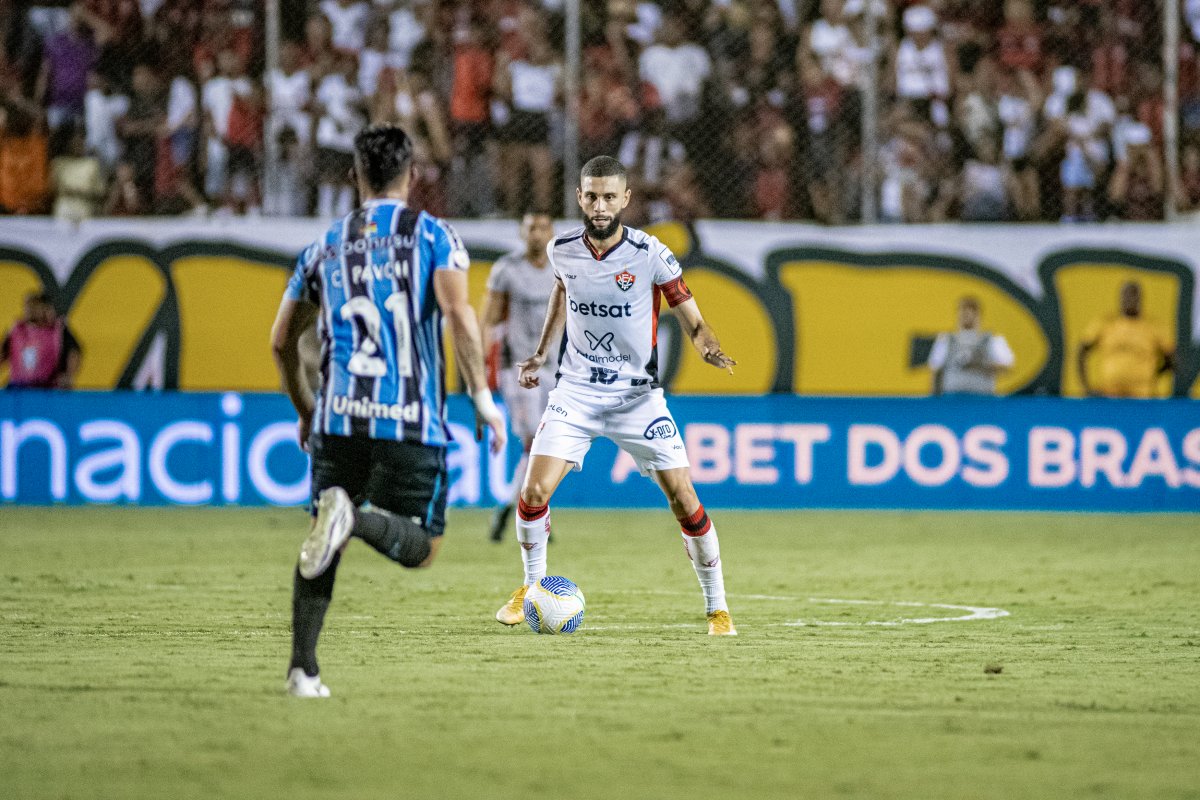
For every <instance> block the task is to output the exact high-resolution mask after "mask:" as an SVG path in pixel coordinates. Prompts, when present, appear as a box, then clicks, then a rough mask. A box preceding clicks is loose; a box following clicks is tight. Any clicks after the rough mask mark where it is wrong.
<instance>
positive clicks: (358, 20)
mask: <svg viewBox="0 0 1200 800" xmlns="http://www.w3.org/2000/svg"><path fill="white" fill-rule="evenodd" d="M320 9H321V13H322V14H324V15H325V18H326V19H327V20H329V24H330V25H331V26H332V28H333V31H332V34H331V38H332V42H333V46H334V47H335V48H337V49H338V50H340V51H342V52H343V53H346V54H348V55H357V54H358V52H359V51H360V50H362V49H363V47H364V45H366V36H367V20H368V19H369V18H370V15H371V7H370V6H369V5H367V4H366V3H364V2H362V0H321V3H320Z"/></svg>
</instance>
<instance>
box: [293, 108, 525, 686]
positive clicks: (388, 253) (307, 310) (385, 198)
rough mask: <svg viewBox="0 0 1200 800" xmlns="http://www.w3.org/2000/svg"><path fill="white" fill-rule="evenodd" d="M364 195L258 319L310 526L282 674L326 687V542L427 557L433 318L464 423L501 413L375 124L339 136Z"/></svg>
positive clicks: (394, 136) (444, 247) (478, 350)
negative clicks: (303, 467) (317, 348)
mask: <svg viewBox="0 0 1200 800" xmlns="http://www.w3.org/2000/svg"><path fill="white" fill-rule="evenodd" d="M354 150H355V153H354V177H355V181H356V183H357V184H358V191H359V196H360V197H362V198H364V202H363V204H362V205H361V206H360V207H359V208H358V210H356V211H352V212H351V213H350V214H348V215H347V216H346V217H344V218H343V219H341V220H338V221H337V222H335V223H334V224H333V225H331V226H330V228H329V231H328V232H327V233H326V234H325V235H324V236H322V237H321V238H320V239H318V240H317V241H316V242H314V243H313V244H312V245H311V246H309V247H308V248H307V249H306V250H305V251H304V252H303V253H302V254H301V255H300V258H299V260H298V262H297V264H296V271H295V273H294V274H293V275H292V279H291V280H290V281H289V282H288V287H287V291H286V293H285V294H284V298H283V302H282V303H281V304H280V306H279V314H278V316H277V318H276V320H275V326H274V329H273V330H272V332H271V343H272V348H273V350H274V353H275V361H276V364H277V366H278V367H279V372H280V376H281V377H282V379H283V386H284V388H285V390H286V391H287V394H288V397H289V398H290V399H291V401H292V405H294V406H295V407H296V412H297V414H298V415H299V417H300V421H299V434H300V444H301V446H302V447H304V449H305V450H307V451H308V452H309V453H310V454H311V456H312V497H313V503H312V509H311V510H312V513H313V515H314V519H313V524H312V529H311V532H310V534H309V536H308V538H307V539H306V540H305V541H304V544H303V546H302V547H301V549H300V561H299V564H298V565H297V567H296V574H295V582H294V587H293V594H292V658H291V662H290V664H289V665H288V681H287V690H288V692H289V693H290V694H293V695H296V696H299V697H328V696H329V689H328V688H327V687H326V686H325V685H324V684H323V683H322V682H321V678H320V673H319V670H318V667H317V639H318V638H319V636H320V633H321V626H322V624H323V622H324V619H325V612H326V610H327V609H328V608H329V601H330V599H331V598H332V596H333V582H334V576H335V574H336V573H337V568H338V563H339V561H340V560H341V553H342V550H343V549H344V547H345V545H346V543H347V542H348V541H349V539H350V537H351V536H357V537H358V538H360V539H362V540H363V541H365V542H366V543H367V544H369V545H371V546H372V547H374V548H375V549H376V550H378V551H379V552H380V553H382V554H384V555H385V556H387V557H388V558H390V559H392V560H393V561H395V562H397V563H399V564H401V565H402V566H405V567H424V566H428V565H429V563H430V562H432V561H433V558H434V556H436V555H437V552H438V549H439V546H440V544H441V538H440V537H441V535H442V532H443V530H444V529H445V512H446V487H447V480H446V446H447V444H448V443H449V441H450V434H449V429H448V428H447V425H446V407H445V401H446V397H445V387H444V374H445V363H444V360H443V356H442V341H441V338H442V319H443V317H444V318H445V320H446V322H447V327H448V329H449V331H450V336H451V343H452V345H453V347H454V354H455V357H456V358H457V361H458V365H459V368H460V369H461V370H462V373H463V376H464V378H465V379H466V383H467V386H468V387H469V388H470V391H471V398H472V400H473V401H474V403H475V411H476V435H477V436H479V435H481V434H482V428H483V426H485V425H486V426H487V427H488V428H490V429H491V430H492V434H493V439H492V441H493V446H494V447H496V448H502V447H503V446H504V438H505V431H504V423H503V420H502V418H501V416H500V412H499V410H498V409H497V408H496V406H495V404H494V403H493V402H492V395H491V392H490V391H489V390H488V388H487V382H486V378H485V375H484V366H483V352H482V346H481V343H480V339H479V326H478V322H477V320H476V318H475V311H474V309H473V308H472V307H471V304H470V301H469V299H468V295H467V267H468V266H469V265H470V259H469V258H468V256H467V252H466V250H465V249H464V248H463V245H462V242H461V241H460V240H459V238H458V236H457V234H455V232H454V231H453V230H452V229H451V228H450V226H449V225H447V224H446V223H445V222H443V221H441V220H439V219H437V218H435V217H431V216H429V215H428V214H426V213H424V212H421V213H417V212H415V211H413V210H411V209H410V208H408V206H407V205H406V200H407V198H408V190H409V186H410V184H411V178H412V141H411V140H410V139H409V138H408V135H407V134H405V132H404V131H403V130H401V129H400V128H398V127H395V126H391V125H376V126H372V127H370V128H367V129H365V130H363V131H361V132H360V133H359V134H358V135H357V136H356V137H355V140H354ZM317 315H320V316H319V323H318V325H319V327H318V330H319V335H320V340H321V356H322V357H321V378H320V389H319V391H318V392H317V394H316V396H315V397H314V395H313V393H312V390H311V388H310V387H309V385H308V382H307V380H306V378H305V376H304V374H303V373H304V365H303V363H302V359H301V356H300V346H299V341H300V337H301V336H302V334H303V333H304V331H305V330H306V329H307V328H308V326H309V325H310V323H311V322H312V320H313V318H314V317H316V316H317Z"/></svg>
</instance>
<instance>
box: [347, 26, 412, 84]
mask: <svg viewBox="0 0 1200 800" xmlns="http://www.w3.org/2000/svg"><path fill="white" fill-rule="evenodd" d="M403 69H404V65H403V64H402V63H401V59H400V57H399V56H398V55H396V54H395V53H393V52H391V51H390V50H389V49H388V32H387V28H385V27H384V26H382V25H374V26H372V27H371V28H370V29H369V30H368V31H367V44H366V46H365V47H363V49H362V50H361V51H360V52H359V53H358V89H359V91H360V92H362V96H363V97H373V96H374V95H375V89H376V87H377V86H378V85H379V75H380V73H382V72H383V71H384V70H388V71H392V72H396V71H399V70H403Z"/></svg>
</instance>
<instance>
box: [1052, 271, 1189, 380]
mask: <svg viewBox="0 0 1200 800" xmlns="http://www.w3.org/2000/svg"><path fill="white" fill-rule="evenodd" d="M1093 352H1094V353H1095V358H1094V359H1089V355H1091V354H1092V353H1093ZM1075 363H1076V367H1077V368H1078V369H1079V380H1080V382H1081V383H1082V384H1083V390H1084V393H1085V394H1087V395H1088V396H1089V397H1132V398H1150V397H1154V396H1155V395H1156V393H1157V386H1156V384H1157V383H1158V376H1159V375H1161V374H1163V373H1164V372H1169V371H1171V370H1173V369H1174V368H1175V345H1174V343H1173V342H1172V341H1171V340H1170V339H1169V338H1168V337H1167V336H1166V334H1164V333H1163V331H1162V330H1161V329H1160V328H1159V326H1158V324H1157V323H1156V322H1154V321H1151V320H1149V319H1146V318H1145V317H1144V316H1142V287H1141V284H1139V283H1137V282H1136V281H1128V282H1126V283H1124V284H1122V286H1121V295H1120V313H1119V314H1115V315H1112V316H1108V317H1103V318H1100V319H1095V320H1093V321H1092V322H1091V323H1090V324H1089V325H1088V326H1087V329H1086V330H1085V331H1084V333H1083V339H1082V340H1081V341H1080V343H1079V350H1078V352H1077V353H1076V359H1075ZM1089 363H1091V364H1093V365H1094V366H1095V368H1096V371H1095V372H1094V373H1093V372H1091V371H1090V370H1089Z"/></svg>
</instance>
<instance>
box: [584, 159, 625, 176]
mask: <svg viewBox="0 0 1200 800" xmlns="http://www.w3.org/2000/svg"><path fill="white" fill-rule="evenodd" d="M614 175H615V176H616V177H618V178H620V179H621V180H623V181H628V180H629V175H628V173H626V172H625V165H624V164H622V163H621V162H620V161H617V160H616V159H615V158H613V157H612V156H596V157H595V158H593V159H592V160H591V161H589V162H587V163H586V164H584V165H583V169H581V170H579V178H580V180H582V179H583V178H609V177H612V176H614Z"/></svg>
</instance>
